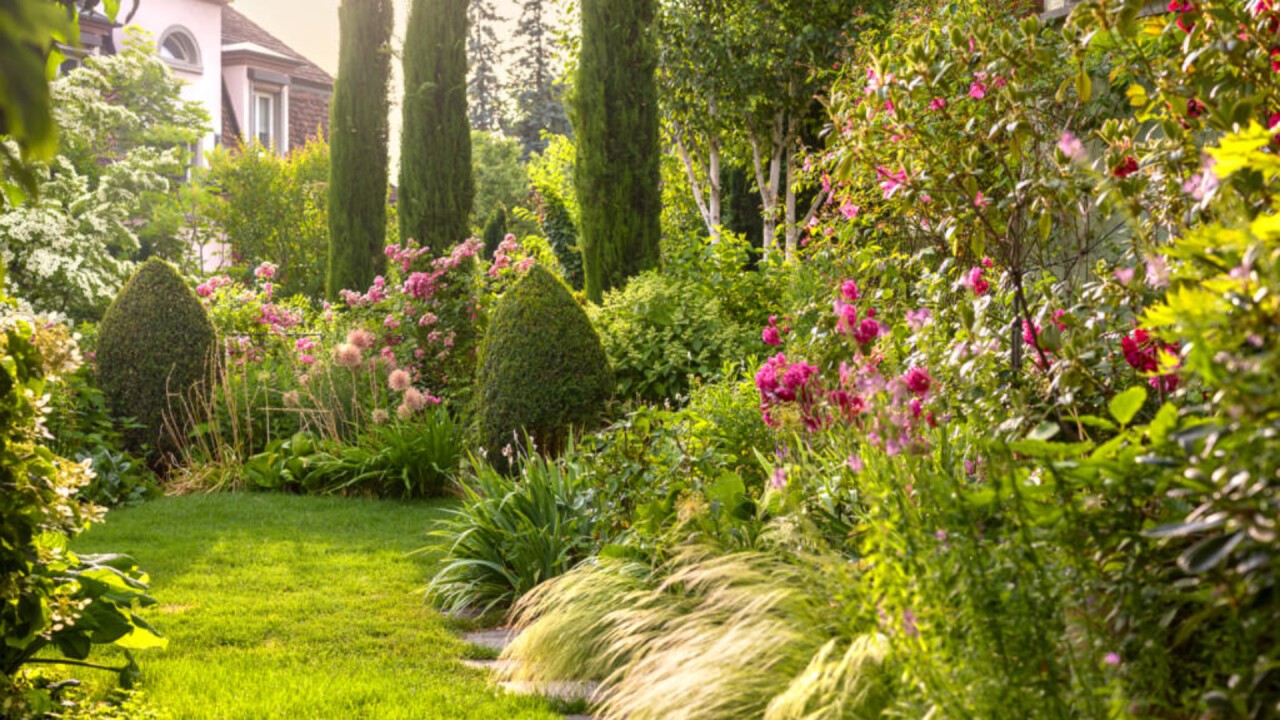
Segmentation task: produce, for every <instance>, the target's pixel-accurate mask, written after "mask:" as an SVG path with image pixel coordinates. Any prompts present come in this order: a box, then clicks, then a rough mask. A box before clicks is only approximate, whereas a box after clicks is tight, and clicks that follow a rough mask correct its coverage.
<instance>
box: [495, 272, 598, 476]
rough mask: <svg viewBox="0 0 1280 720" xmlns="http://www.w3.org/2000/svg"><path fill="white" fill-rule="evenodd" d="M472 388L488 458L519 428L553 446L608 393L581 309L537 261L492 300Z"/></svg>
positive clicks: (593, 415) (588, 418) (594, 416)
mask: <svg viewBox="0 0 1280 720" xmlns="http://www.w3.org/2000/svg"><path fill="white" fill-rule="evenodd" d="M477 391H478V405H477V414H478V419H479V423H480V432H481V438H482V440H483V442H484V444H485V447H486V448H487V449H488V451H489V452H490V457H491V458H496V457H497V456H498V454H500V453H501V452H502V450H503V448H505V447H506V446H507V445H508V444H510V445H512V446H513V447H515V446H516V445H518V443H517V442H516V439H517V438H521V439H522V438H523V435H524V433H528V436H529V438H530V439H532V440H533V441H534V442H536V443H537V444H538V447H539V448H541V449H543V450H547V451H550V452H557V451H559V450H560V449H561V448H562V447H563V445H564V441H565V438H566V436H567V431H568V428H569V427H570V426H585V425H590V424H592V423H594V422H596V421H597V420H598V418H599V417H600V414H601V412H602V411H603V410H604V406H605V403H606V402H607V401H608V399H609V397H610V396H611V395H612V393H613V373H612V371H611V370H610V369H609V361H608V359H607V358H606V356H605V353H604V348H603V347H601V345H600V338H599V336H598V335H596V331H595V329H594V328H592V327H591V322H590V321H589V320H588V319H587V314H586V313H585V312H584V311H583V310H582V308H581V307H580V306H579V305H578V304H577V303H576V302H575V301H574V299H573V296H572V295H570V294H569V289H568V288H566V287H565V286H564V284H563V283H561V282H560V281H559V280H558V279H556V278H555V277H554V276H553V275H552V274H551V273H549V272H548V271H547V270H545V269H544V268H542V267H541V266H537V265H535V266H534V267H533V268H531V269H530V270H529V272H528V274H527V275H525V276H524V277H523V278H521V279H520V281H519V282H518V283H516V285H515V286H514V287H513V288H512V289H511V290H510V291H509V292H507V294H506V295H504V296H503V297H502V299H501V300H499V301H498V306H497V308H496V309H495V310H494V314H493V319H492V320H491V322H490V323H489V330H488V332H487V334H486V335H485V343H484V359H483V362H482V364H481V366H480V373H479V375H478V377H477Z"/></svg>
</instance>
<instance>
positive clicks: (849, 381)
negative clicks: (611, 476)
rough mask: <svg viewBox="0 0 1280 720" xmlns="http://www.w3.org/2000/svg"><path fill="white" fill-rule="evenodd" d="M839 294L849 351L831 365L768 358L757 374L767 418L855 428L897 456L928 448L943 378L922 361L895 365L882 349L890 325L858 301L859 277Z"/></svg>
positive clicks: (838, 318) (808, 427)
mask: <svg viewBox="0 0 1280 720" xmlns="http://www.w3.org/2000/svg"><path fill="white" fill-rule="evenodd" d="M837 294H838V297H837V298H836V299H835V300H834V301H833V303H832V312H831V316H832V317H833V318H834V324H835V328H836V332H837V333H838V337H841V338H844V339H845V344H844V345H843V347H845V348H846V351H847V353H848V354H847V355H846V356H845V358H843V359H841V360H840V361H839V362H838V364H836V365H835V366H834V367H830V368H828V369H827V370H826V371H823V370H822V369H820V368H819V367H818V366H816V365H814V364H811V363H809V362H807V361H805V360H801V359H796V358H794V357H793V358H789V357H788V356H787V354H786V353H783V352H779V353H777V354H775V355H773V356H772V357H770V358H769V359H767V360H766V361H765V362H764V364H763V365H761V366H760V368H759V369H758V370H757V371H756V374H755V385H756V389H757V391H758V392H759V395H760V412H761V418H762V419H763V421H764V422H765V424H767V425H768V426H770V427H772V428H776V429H782V428H785V427H788V426H792V425H794V426H798V427H800V428H802V429H803V430H804V431H806V432H808V433H816V432H818V431H820V430H824V429H828V428H834V427H837V426H846V427H851V428H855V429H857V430H858V431H859V432H860V433H861V436H862V437H863V438H864V439H865V442H866V443H868V444H870V445H872V446H875V447H877V448H879V449H882V450H884V451H885V452H887V453H888V454H890V455H896V454H898V453H901V452H916V451H922V450H924V449H925V448H927V447H928V442H927V441H926V440H925V437H924V430H925V428H926V427H928V426H932V425H935V424H936V422H937V420H936V416H935V413H934V412H932V411H931V407H932V405H933V401H934V400H936V399H937V397H938V394H939V386H938V383H937V382H936V381H935V380H934V378H933V376H932V375H931V374H930V372H929V370H928V368H926V367H923V366H920V365H910V366H908V367H906V368H905V369H903V370H901V371H898V372H893V371H892V370H891V369H890V363H888V362H887V361H886V360H885V357H884V354H883V353H882V352H880V349H879V348H878V347H877V343H878V341H879V340H880V339H881V338H882V337H886V336H887V335H888V328H886V326H884V325H882V324H881V323H880V321H879V320H877V319H875V318H876V311H875V310H874V308H871V307H863V308H862V309H861V310H860V309H859V307H858V306H857V305H856V304H855V303H856V302H857V301H859V300H861V299H862V293H861V292H860V290H859V288H858V285H857V283H856V282H854V281H853V280H845V281H843V282H842V283H840V285H839V287H838V293H837ZM918 317H919V316H918V315H917V319H918ZM904 323H905V319H904ZM767 329H768V328H766V330H767Z"/></svg>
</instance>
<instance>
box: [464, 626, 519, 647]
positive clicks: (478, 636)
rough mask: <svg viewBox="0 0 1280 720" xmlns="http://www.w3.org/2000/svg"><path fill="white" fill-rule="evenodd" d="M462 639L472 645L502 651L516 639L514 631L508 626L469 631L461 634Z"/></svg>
mask: <svg viewBox="0 0 1280 720" xmlns="http://www.w3.org/2000/svg"><path fill="white" fill-rule="evenodd" d="M462 639H463V640H466V641H467V642H469V643H471V644H472V645H479V646H480V647H484V648H489V649H490V650H497V651H498V652H502V651H503V650H506V649H507V646H508V645H510V644H511V643H512V641H513V640H515V639H516V631H515V630H511V629H510V628H497V629H494V630H480V631H479V632H469V633H467V634H466V635H463V636H462Z"/></svg>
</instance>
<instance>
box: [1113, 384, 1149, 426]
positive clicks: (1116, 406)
mask: <svg viewBox="0 0 1280 720" xmlns="http://www.w3.org/2000/svg"><path fill="white" fill-rule="evenodd" d="M1146 402H1147V389H1146V388H1144V387H1142V386H1141V385H1134V386H1133V387H1131V388H1129V389H1128V390H1125V391H1124V392H1122V393H1120V394H1119V395H1116V396H1115V397H1113V398H1111V403H1110V404H1109V405H1108V409H1109V410H1110V411H1111V417H1113V418H1115V419H1116V422H1118V423H1120V424H1121V425H1128V424H1129V422H1130V421H1131V420H1133V417H1134V416H1135V415H1137V414H1138V411H1139V410H1141V409H1142V406H1143V405H1144V404H1145V403H1146Z"/></svg>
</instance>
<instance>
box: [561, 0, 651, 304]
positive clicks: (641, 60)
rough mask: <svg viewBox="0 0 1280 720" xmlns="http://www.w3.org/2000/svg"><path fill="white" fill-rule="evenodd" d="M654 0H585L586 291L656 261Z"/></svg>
mask: <svg viewBox="0 0 1280 720" xmlns="http://www.w3.org/2000/svg"><path fill="white" fill-rule="evenodd" d="M655 2H656V0H582V51H581V55H580V57H579V59H578V80H577V85H576V87H575V88H574V92H575V94H574V103H573V123H574V133H575V134H576V136H577V141H578V158H577V163H576V167H575V181H576V184H577V189H578V205H579V208H580V211H579V212H580V216H581V217H580V223H579V225H580V232H581V236H580V245H581V247H582V260H583V269H584V271H585V274H586V291H587V297H588V298H590V299H592V300H594V301H596V302H599V301H600V299H601V296H602V295H603V293H604V291H605V290H609V289H611V288H615V287H621V286H622V284H623V283H625V282H626V280H627V278H629V277H631V276H632V275H635V274H636V273H638V272H640V271H642V270H645V269H647V268H651V267H654V266H656V265H657V264H658V252H659V250H658V242H659V235H660V232H661V224H660V217H661V212H662V197H661V191H660V189H659V182H660V168H659V164H658V163H659V156H660V149H659V145H658V93H657V84H656V82H655V79H654V71H655V68H656V59H655V52H654V43H653V36H652V26H653V20H654V12H655V9H656V8H655Z"/></svg>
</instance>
